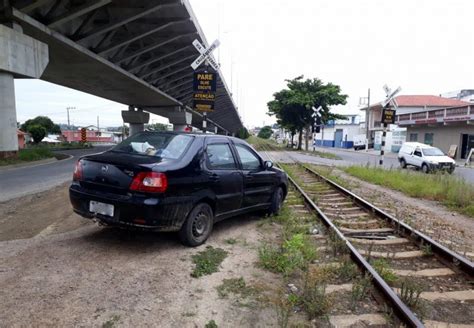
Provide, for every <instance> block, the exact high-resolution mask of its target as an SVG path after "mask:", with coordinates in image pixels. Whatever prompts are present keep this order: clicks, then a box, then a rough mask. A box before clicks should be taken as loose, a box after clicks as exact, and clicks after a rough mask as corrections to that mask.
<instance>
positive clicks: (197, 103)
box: [193, 99, 214, 113]
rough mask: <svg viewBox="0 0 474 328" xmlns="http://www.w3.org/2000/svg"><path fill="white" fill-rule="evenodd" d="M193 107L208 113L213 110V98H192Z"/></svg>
mask: <svg viewBox="0 0 474 328" xmlns="http://www.w3.org/2000/svg"><path fill="white" fill-rule="evenodd" d="M193 108H194V109H195V110H197V111H198V112H203V113H208V112H213V111H214V100H204V99H193Z"/></svg>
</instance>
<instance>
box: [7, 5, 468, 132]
mask: <svg viewBox="0 0 474 328" xmlns="http://www.w3.org/2000/svg"><path fill="white" fill-rule="evenodd" d="M190 3H191V5H192V7H193V9H194V12H195V14H196V16H197V18H198V21H199V24H200V25H201V27H202V29H203V31H204V33H205V35H206V38H207V40H208V42H209V43H211V42H212V41H214V40H215V39H217V38H219V39H220V41H221V46H220V47H219V48H218V50H216V51H215V52H214V55H215V57H216V59H218V60H219V61H220V63H221V68H222V71H223V74H224V77H225V79H226V82H227V84H228V86H229V87H231V88H232V92H233V95H234V100H235V101H236V103H237V105H238V107H239V113H240V115H241V117H242V118H243V121H244V124H245V125H246V126H247V127H254V126H261V125H262V124H264V123H265V124H268V123H271V122H274V120H275V119H274V118H270V117H268V116H267V115H266V112H267V107H266V104H267V102H268V101H270V100H271V99H272V94H273V93H274V92H276V91H279V90H281V89H282V88H284V87H285V79H292V78H294V77H297V76H299V75H304V76H305V77H306V78H314V77H316V78H319V79H321V80H323V81H324V82H332V83H334V84H337V85H340V86H341V88H342V92H343V93H344V94H347V95H348V96H349V98H348V102H347V104H346V105H344V106H338V107H336V108H334V109H333V111H335V112H337V113H346V114H352V113H359V111H358V108H359V99H360V97H366V96H367V91H368V89H369V88H370V89H371V102H376V101H380V100H381V99H383V98H384V95H385V94H384V91H383V88H382V87H383V85H384V84H387V85H388V86H389V87H391V88H392V89H395V88H397V87H398V86H400V87H401V88H402V92H401V93H400V94H432V95H439V94H441V93H446V92H449V91H453V90H458V89H473V88H474V65H473V58H474V42H473V38H474V35H473V24H472V12H474V1H472V0H451V1H445V0H397V1H382V0H357V1H356V0H292V1H287V0H190ZM15 87H16V98H17V113H18V120H19V121H24V120H26V119H28V118H31V117H34V116H36V115H39V114H40V113H41V114H48V116H50V117H51V118H52V119H53V120H54V121H56V122H58V123H66V122H67V115H66V107H68V106H71V107H76V109H75V110H71V123H74V124H76V125H86V124H95V123H96V120H97V115H99V116H100V125H101V126H118V125H121V124H122V120H121V114H120V111H121V110H124V109H126V107H125V106H123V105H120V104H117V103H113V102H110V101H108V100H105V99H101V98H97V97H94V96H90V95H86V94H84V93H81V92H77V91H74V90H70V89H67V88H64V87H60V86H56V85H52V84H50V83H46V82H42V81H37V80H17V81H16V83H15ZM151 120H152V121H153V122H166V120H165V119H162V118H159V117H157V116H155V115H153V116H152V118H151Z"/></svg>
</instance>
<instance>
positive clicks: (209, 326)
mask: <svg viewBox="0 0 474 328" xmlns="http://www.w3.org/2000/svg"><path fill="white" fill-rule="evenodd" d="M204 328H219V326H218V325H217V323H216V322H215V321H214V320H211V321H209V322H208V323H206V325H205V326H204Z"/></svg>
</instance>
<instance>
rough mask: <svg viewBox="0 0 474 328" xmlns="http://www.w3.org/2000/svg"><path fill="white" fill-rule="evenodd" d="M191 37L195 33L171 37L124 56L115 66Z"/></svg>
mask: <svg viewBox="0 0 474 328" xmlns="http://www.w3.org/2000/svg"><path fill="white" fill-rule="evenodd" d="M193 35H196V33H195V32H194V33H187V34H182V35H178V36H176V37H173V38H171V39H168V40H165V41H159V42H157V43H153V44H151V45H148V46H146V47H144V48H142V49H140V50H137V51H135V52H133V53H131V54H128V55H126V56H125V57H123V58H120V59H119V60H117V61H116V63H117V64H121V63H123V62H126V61H128V60H131V59H133V58H135V57H137V56H141V55H143V54H145V53H147V52H150V51H153V50H155V49H158V48H161V47H163V46H165V45H167V44H169V43H172V42H175V41H178V40H179V39H181V38H184V37H187V36H193Z"/></svg>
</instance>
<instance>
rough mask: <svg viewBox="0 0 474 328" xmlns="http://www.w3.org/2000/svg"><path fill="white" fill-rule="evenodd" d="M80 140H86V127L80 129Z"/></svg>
mask: <svg viewBox="0 0 474 328" xmlns="http://www.w3.org/2000/svg"><path fill="white" fill-rule="evenodd" d="M81 142H87V130H86V128H82V129H81Z"/></svg>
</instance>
